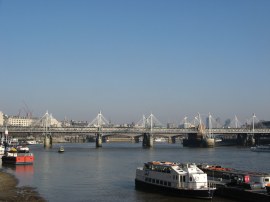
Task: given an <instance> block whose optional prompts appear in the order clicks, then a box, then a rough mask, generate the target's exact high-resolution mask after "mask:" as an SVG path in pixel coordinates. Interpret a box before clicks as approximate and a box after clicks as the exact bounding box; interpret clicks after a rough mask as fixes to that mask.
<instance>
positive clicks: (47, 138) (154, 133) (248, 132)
mask: <svg viewBox="0 0 270 202" xmlns="http://www.w3.org/2000/svg"><path fill="white" fill-rule="evenodd" d="M5 130H6V128H5V127H0V133H1V136H2V137H3V134H4V133H5ZM204 132H205V134H211V135H212V136H213V137H215V136H216V135H222V136H223V137H224V138H225V139H226V138H228V139H230V138H231V137H232V136H236V137H237V138H236V139H237V141H238V142H240V143H239V144H241V145H250V144H251V145H253V144H257V143H258V142H260V139H262V138H268V139H270V129H265V128H261V129H259V128H257V129H254V128H213V129H205V131H204ZM8 133H9V135H10V136H16V135H19V136H20V137H23V136H25V137H27V136H31V135H32V136H33V135H34V136H44V142H47V143H46V144H49V145H51V144H52V138H53V137H59V136H64V135H76V137H85V136H94V137H95V138H96V146H97V147H101V146H102V142H103V139H104V138H105V137H107V136H114V135H121V134H122V135H125V136H129V137H132V138H134V139H136V140H135V141H139V137H143V146H144V147H152V146H153V140H154V138H155V137H160V136H163V137H167V138H169V139H170V142H175V138H176V137H179V136H180V137H181V136H182V137H187V138H188V139H191V141H197V140H198V137H197V134H199V133H200V132H199V130H198V128H186V129H185V128H143V127H47V128H45V127H8ZM250 139H251V140H252V141H251V142H252V143H248V142H249V140H250ZM199 141H200V140H199ZM44 144H45V143H44Z"/></svg>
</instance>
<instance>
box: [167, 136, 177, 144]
mask: <svg viewBox="0 0 270 202" xmlns="http://www.w3.org/2000/svg"><path fill="white" fill-rule="evenodd" d="M175 139H176V138H175V137H168V143H169V144H175V142H176V140H175Z"/></svg>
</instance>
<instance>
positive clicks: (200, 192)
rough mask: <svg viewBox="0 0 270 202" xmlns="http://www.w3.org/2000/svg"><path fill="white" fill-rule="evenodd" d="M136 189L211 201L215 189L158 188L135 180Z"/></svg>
mask: <svg viewBox="0 0 270 202" xmlns="http://www.w3.org/2000/svg"><path fill="white" fill-rule="evenodd" d="M135 188H136V189H138V190H143V191H150V192H157V193H162V194H167V195H172V196H181V197H186V198H200V199H207V200H211V199H212V198H213V194H214V191H215V190H214V189H196V190H195V189H176V188H172V187H164V186H158V185H155V184H150V183H146V182H143V181H141V180H137V179H135Z"/></svg>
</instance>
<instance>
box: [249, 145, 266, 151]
mask: <svg viewBox="0 0 270 202" xmlns="http://www.w3.org/2000/svg"><path fill="white" fill-rule="evenodd" d="M250 150H251V151H254V152H270V145H257V146H255V147H251V148H250Z"/></svg>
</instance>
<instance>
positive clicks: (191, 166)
mask: <svg viewBox="0 0 270 202" xmlns="http://www.w3.org/2000/svg"><path fill="white" fill-rule="evenodd" d="M145 164H146V165H148V166H155V167H159V166H160V167H166V168H171V169H173V170H174V171H176V172H177V173H180V174H181V173H184V172H188V173H200V174H202V173H204V172H203V171H202V170H201V169H200V168H198V167H197V166H196V164H195V163H176V162H169V161H150V162H147V163H145Z"/></svg>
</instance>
